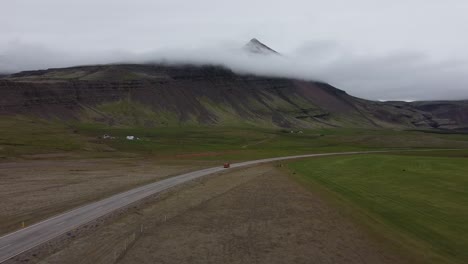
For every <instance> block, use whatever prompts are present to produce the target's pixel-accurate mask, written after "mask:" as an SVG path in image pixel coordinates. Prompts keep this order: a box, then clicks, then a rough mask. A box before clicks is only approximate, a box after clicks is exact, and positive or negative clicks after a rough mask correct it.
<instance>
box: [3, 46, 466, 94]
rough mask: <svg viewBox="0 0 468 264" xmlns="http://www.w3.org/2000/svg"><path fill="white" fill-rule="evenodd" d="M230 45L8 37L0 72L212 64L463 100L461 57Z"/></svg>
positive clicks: (352, 89) (355, 89)
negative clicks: (104, 44)
mask: <svg viewBox="0 0 468 264" xmlns="http://www.w3.org/2000/svg"><path fill="white" fill-rule="evenodd" d="M233 46H235V45H225V43H224V44H223V46H216V45H214V46H213V47H207V48H200V49H177V50H176V49H159V50H156V51H152V52H143V53H134V52H127V51H119V50H116V51H110V52H109V51H106V52H87V51H70V50H68V51H67V50H61V51H60V50H56V49H54V50H52V49H48V48H47V47H45V46H41V45H36V44H28V43H21V42H12V43H10V44H8V45H7V46H6V48H5V49H3V51H0V72H7V73H12V72H18V71H23V70H37V69H46V68H54V67H69V66H76V65H89V64H107V63H169V64H196V65H206V64H213V65H223V66H225V67H227V68H230V69H232V70H233V71H235V72H237V73H241V74H255V75H262V76H274V77H287V78H297V79H303V80H319V81H324V82H328V83H330V84H332V85H334V86H336V87H338V88H340V89H343V90H345V91H347V92H348V93H349V94H351V95H354V96H358V97H362V98H366V99H374V100H434V99H468V76H467V74H466V73H467V72H468V62H467V61H465V60H461V59H459V60H455V59H453V60H444V61H441V60H435V59H433V58H431V57H430V56H429V55H427V54H424V53H418V52H407V51H401V52H393V53H391V54H358V53H356V52H353V51H352V50H348V49H346V48H345V47H342V46H340V45H339V44H338V43H336V42H333V41H317V42H310V43H307V44H304V45H302V46H301V47H299V48H297V49H296V50H295V51H293V52H290V53H288V54H283V56H262V55H253V54H248V53H245V52H244V51H243V50H242V49H240V48H232V47H233ZM226 47H229V48H226ZM273 48H274V47H273ZM279 52H281V51H279Z"/></svg>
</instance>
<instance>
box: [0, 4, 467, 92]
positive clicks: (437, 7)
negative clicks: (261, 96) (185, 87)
mask: <svg viewBox="0 0 468 264" xmlns="http://www.w3.org/2000/svg"><path fill="white" fill-rule="evenodd" d="M0 7H1V8H0V72H15V71H21V70H32V69H41V68H48V67H62V66H72V65H77V64H90V63H110V62H120V61H132V62H138V61H140V60H141V61H151V60H154V61H157V60H159V59H162V58H164V59H166V60H171V59H172V60H174V61H184V59H186V60H187V61H188V62H194V63H195V62H199V63H219V64H224V65H226V66H229V67H231V68H233V69H234V70H236V71H243V72H252V73H257V74H267V75H275V76H286V77H296V78H303V79H318V80H323V81H327V82H329V83H331V84H332V85H335V86H337V87H338V88H340V89H343V90H346V91H347V92H348V93H350V94H352V95H355V96H360V97H364V98H369V99H384V100H391V99H399V100H415V99H418V100H422V99H468V50H467V49H468V34H467V33H468V15H467V14H468V1H466V0H444V1H442V0H393V1H387V0H353V1H349V0H327V1H316V0H288V1H272V0H235V1H234V0H230V1H224V0H197V1H192V0H185V1H182V0H132V1H130V0H128V1H123V0H80V1H71V0H70V1H66V0H40V1H38V0H14V1H8V0H0ZM253 37H256V38H258V39H259V40H260V41H262V42H263V43H265V44H267V45H268V46H270V47H271V48H273V49H275V50H277V51H278V52H280V53H282V54H284V56H283V57H282V58H276V59H265V58H260V59H258V58H255V59H254V58H251V57H249V58H244V57H242V55H239V54H237V53H235V52H232V51H233V50H235V49H236V48H237V47H241V46H242V45H244V44H245V43H246V42H247V41H248V40H250V39H251V38H253Z"/></svg>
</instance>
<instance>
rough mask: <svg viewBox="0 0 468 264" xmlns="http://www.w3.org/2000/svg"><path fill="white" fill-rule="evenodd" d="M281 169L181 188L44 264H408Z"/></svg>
mask: <svg viewBox="0 0 468 264" xmlns="http://www.w3.org/2000/svg"><path fill="white" fill-rule="evenodd" d="M277 166H278V165H276V166H275V165H262V166H258V167H253V168H247V169H241V170H235V171H233V172H230V173H227V174H223V175H218V176H209V177H207V178H203V179H200V180H197V181H195V182H192V183H190V184H188V185H186V186H182V187H179V188H178V189H177V190H173V191H170V192H168V193H166V194H163V195H162V196H161V197H159V198H154V199H156V200H155V201H153V202H148V203H147V205H146V206H145V207H142V208H140V209H138V210H134V211H133V212H131V213H129V214H126V215H123V216H121V217H120V218H119V219H116V220H115V221H114V222H112V223H110V224H108V225H105V226H102V227H100V228H98V229H97V230H96V231H95V232H93V233H92V234H89V235H87V236H82V237H80V238H78V239H76V240H74V241H72V242H71V243H70V244H69V245H68V246H67V247H65V248H63V249H61V250H60V251H58V252H56V253H54V254H52V255H50V256H49V257H47V258H45V259H42V260H41V261H40V263H115V262H118V263H406V262H409V261H408V260H407V259H406V258H405V257H402V256H400V255H399V254H398V253H396V252H393V251H392V250H390V249H389V248H388V247H386V245H383V244H381V242H379V241H378V240H376V239H374V237H372V236H371V235H369V234H368V233H367V232H366V231H365V230H363V229H361V228H360V227H358V226H356V225H355V224H354V223H353V222H352V221H350V220H349V219H348V218H347V217H346V216H343V215H342V214H341V213H340V212H339V211H338V210H337V209H335V208H334V207H333V206H330V205H329V204H328V203H327V202H326V201H325V200H323V199H322V198H321V197H320V196H318V195H316V194H314V193H313V192H310V191H309V190H308V189H307V188H304V187H303V186H301V185H300V184H298V183H297V182H296V181H294V180H292V178H291V176H290V175H288V174H287V173H286V172H285V171H284V170H282V169H281V168H278V167H277ZM31 260H34V259H31ZM35 261H37V259H36V260H35Z"/></svg>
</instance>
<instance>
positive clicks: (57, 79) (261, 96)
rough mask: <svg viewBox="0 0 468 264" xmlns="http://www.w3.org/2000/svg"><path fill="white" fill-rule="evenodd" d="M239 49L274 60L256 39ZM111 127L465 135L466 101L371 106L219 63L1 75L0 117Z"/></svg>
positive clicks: (314, 85) (331, 90)
mask: <svg viewBox="0 0 468 264" xmlns="http://www.w3.org/2000/svg"><path fill="white" fill-rule="evenodd" d="M244 49H245V50H246V51H248V52H251V53H253V54H256V55H257V54H260V55H279V53H278V52H276V51H274V50H273V49H271V48H269V47H268V46H266V45H265V44H263V43H261V42H260V41H258V40H257V39H252V40H251V41H250V42H249V43H247V44H246V45H245V46H244ZM18 114H20V115H33V116H38V117H42V118H49V119H55V118H59V119H63V120H77V121H82V122H98V123H105V124H108V125H127V126H147V127H157V126H172V125H245V124H247V125H255V126H268V127H272V126H274V127H307V128H313V127H365V128H402V129H415V128H416V129H419V128H421V129H427V128H433V129H449V130H462V131H465V130H468V101H428V102H412V103H408V102H376V101H369V100H364V99H360V98H357V97H353V96H351V95H349V94H347V93H346V92H345V91H342V90H340V89H337V88H335V87H332V86H331V85H329V84H326V83H322V82H314V81H302V80H295V79H287V78H272V77H262V76H253V75H245V74H236V73H234V72H233V71H231V70H229V69H227V68H224V67H221V66H194V65H178V66H176V65H163V64H111V65H92V66H79V67H70V68H60V69H47V70H38V71H24V72H20V73H16V74H11V75H8V76H2V77H0V115H18Z"/></svg>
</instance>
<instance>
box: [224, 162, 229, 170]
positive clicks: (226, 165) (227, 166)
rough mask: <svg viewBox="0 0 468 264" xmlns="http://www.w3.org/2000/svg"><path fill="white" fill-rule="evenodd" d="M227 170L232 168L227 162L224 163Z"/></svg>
mask: <svg viewBox="0 0 468 264" xmlns="http://www.w3.org/2000/svg"><path fill="white" fill-rule="evenodd" d="M223 167H224V168H225V169H227V168H230V167H231V164H230V163H229V162H226V163H224V166H223Z"/></svg>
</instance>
